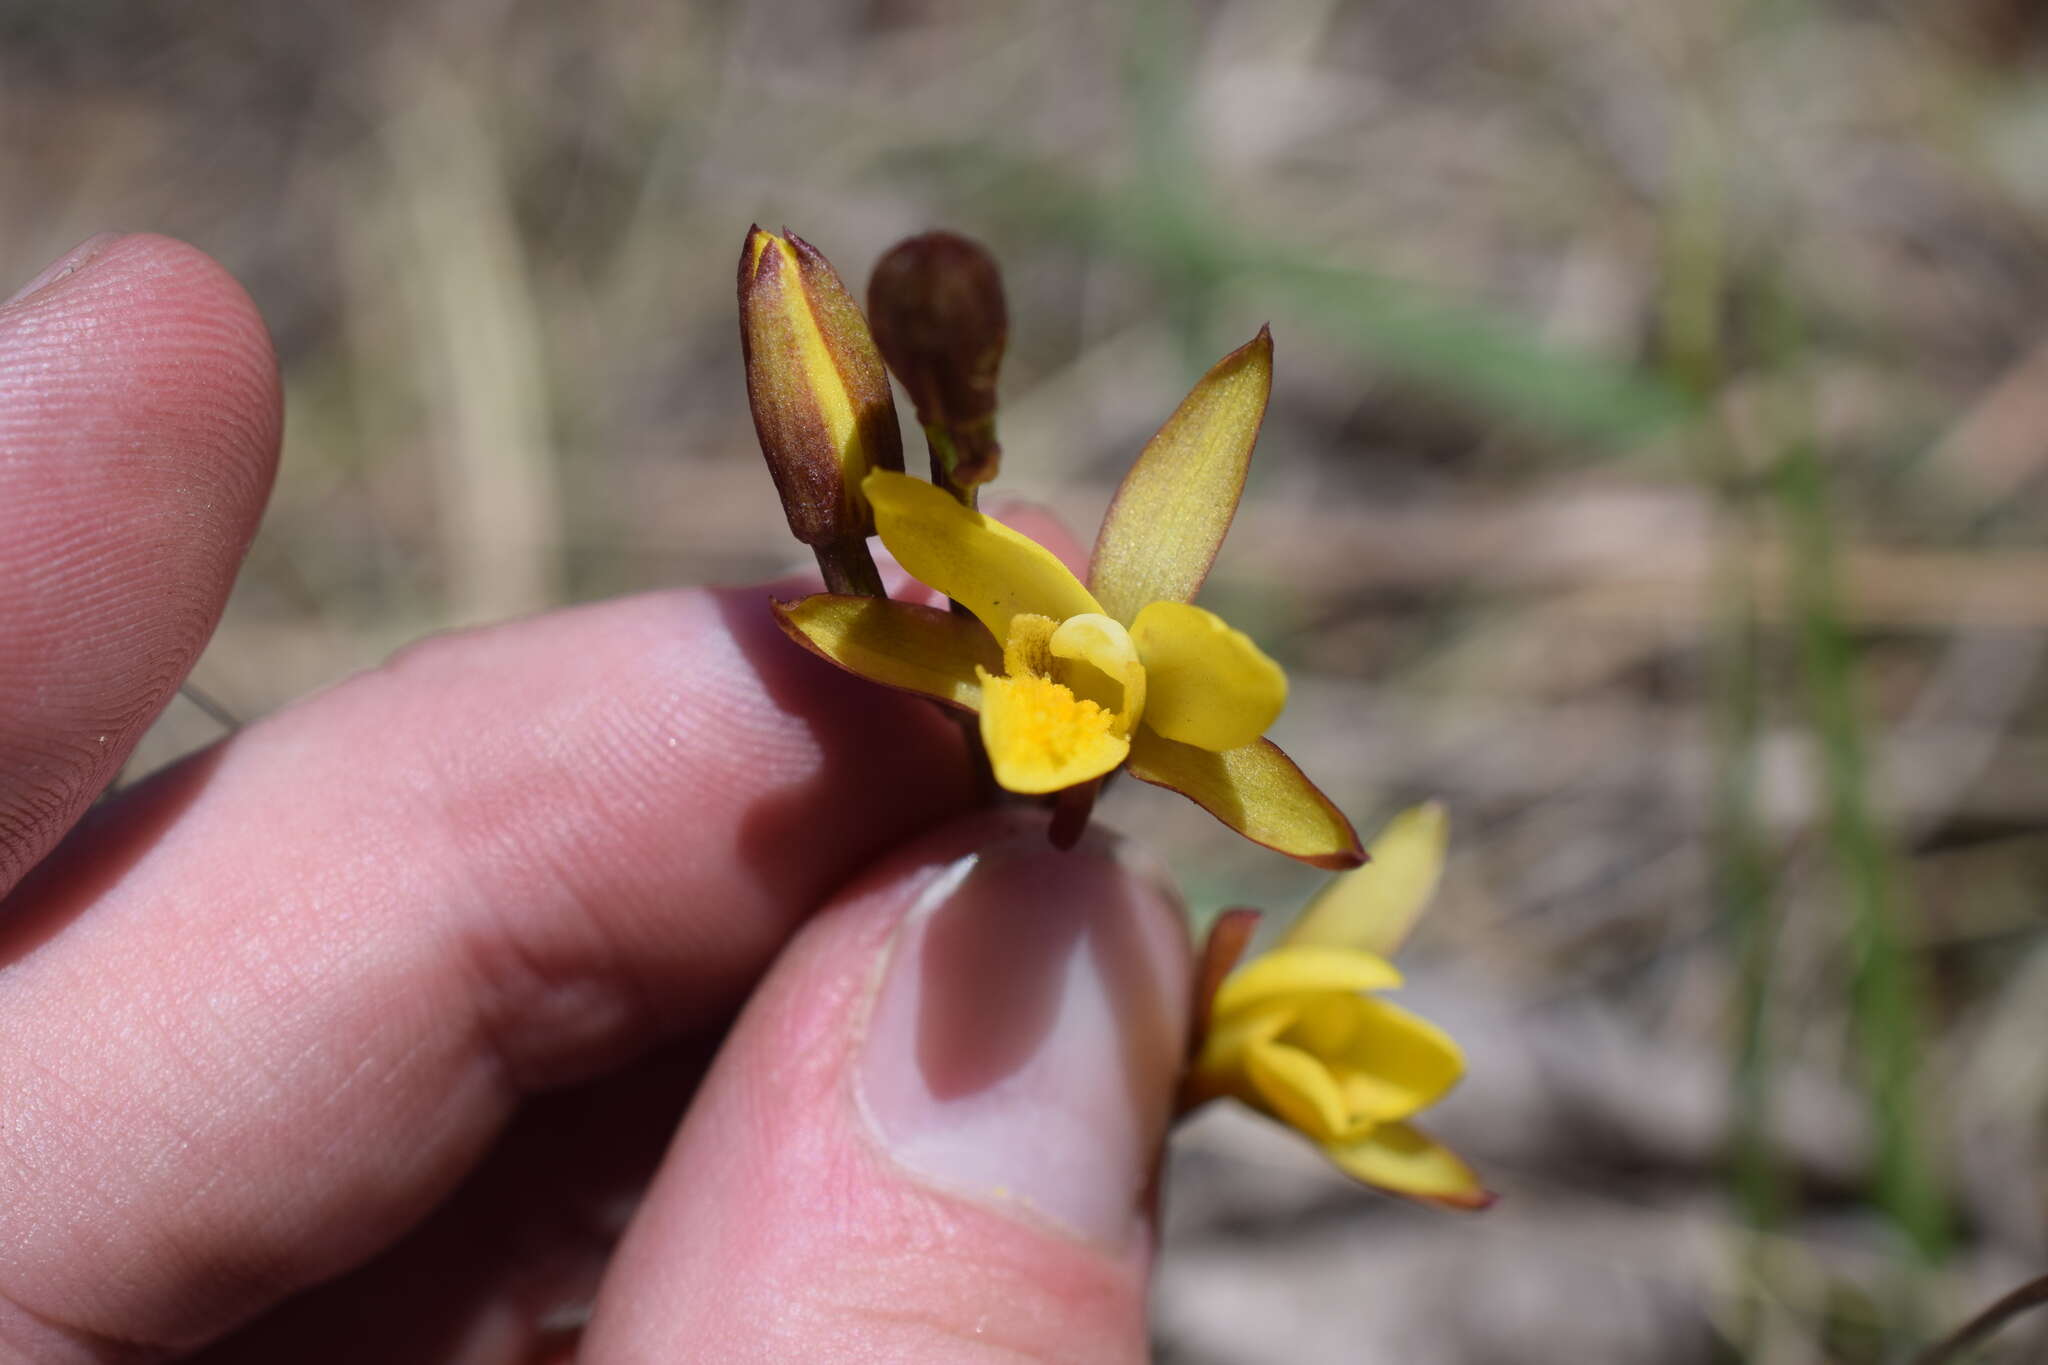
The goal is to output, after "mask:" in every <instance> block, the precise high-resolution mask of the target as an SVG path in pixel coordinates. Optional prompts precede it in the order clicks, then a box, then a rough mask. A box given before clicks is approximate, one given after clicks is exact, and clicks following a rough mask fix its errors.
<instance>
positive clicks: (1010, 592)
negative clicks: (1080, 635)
mask: <svg viewBox="0 0 2048 1365" xmlns="http://www.w3.org/2000/svg"><path fill="white" fill-rule="evenodd" d="M861 487H862V489H863V490H864V491H865V492H866V494H867V498H868V501H869V502H870V503H872V504H873V505H874V509H875V528H876V529H877V530H878V531H880V532H881V536H882V544H884V545H886V546H888V547H889V553H890V554H893V555H895V556H896V562H897V563H899V564H901V565H902V566H903V568H904V571H905V572H906V573H908V574H909V575H910V576H911V577H912V578H915V579H916V580H917V581H918V582H920V583H923V584H924V585H925V586H927V587H930V588H933V589H935V590H937V591H939V592H942V593H944V594H946V596H948V597H950V598H952V599H953V600H954V601H956V602H959V603H960V604H961V605H963V606H965V607H966V608H967V609H968V610H969V611H971V612H973V613H974V614H975V616H976V617H978V618H979V619H980V621H981V623H982V624H983V625H984V626H986V627H988V633H989V634H991V635H993V636H995V638H996V639H998V640H1007V639H1008V638H1009V637H1010V618H1011V617H1012V616H1015V615H1016V614H1017V613H1019V612H1030V613H1033V614H1036V615H1039V616H1050V617H1051V618H1052V619H1053V620H1055V621H1064V620H1066V619H1067V618H1068V617H1069V616H1079V615H1081V614H1082V613H1084V612H1100V611H1101V610H1102V607H1101V606H1100V605H1099V604H1098V603H1097V602H1096V600H1095V599H1094V598H1093V597H1091V596H1089V594H1088V589H1086V588H1084V587H1082V586H1081V580H1080V579H1078V578H1076V577H1074V575H1073V574H1072V573H1071V572H1070V571H1069V570H1068V568H1067V566H1066V565H1064V564H1062V563H1060V560H1059V556H1058V555H1055V554H1054V553H1053V552H1052V551H1051V550H1048V549H1046V548H1045V547H1044V546H1043V545H1040V544H1039V543H1038V542H1037V541H1035V540H1032V539H1031V538H1030V537H1028V536H1023V535H1019V534H1018V533H1017V532H1015V531H1012V530H1011V529H1010V528H1009V527H1007V526H1005V525H1003V524H1002V523H1001V522H999V521H996V520H995V519H994V518H992V517H985V516H983V515H982V514H981V513H979V512H977V511H975V510H973V509H972V508H969V507H963V506H961V505H960V504H959V502H957V501H956V500H954V498H953V497H952V495H951V494H949V493H947V492H946V491H945V490H944V489H941V488H936V487H934V486H932V485H931V484H928V483H926V482H925V481H924V480H923V479H913V478H911V477H910V476H909V475H908V474H896V473H892V472H890V471H888V470H876V471H875V472H874V473H872V474H870V475H868V477H867V480H866V481H865V482H864V483H863V484H862V485H861Z"/></svg>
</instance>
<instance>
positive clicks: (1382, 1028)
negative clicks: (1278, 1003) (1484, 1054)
mask: <svg viewBox="0 0 2048 1365" xmlns="http://www.w3.org/2000/svg"><path fill="white" fill-rule="evenodd" d="M1324 951H1328V950H1327V949H1326V950H1324ZM1286 1041H1287V1042H1289V1043H1291V1044H1293V1045H1294V1046H1296V1047H1299V1048H1301V1049H1302V1050H1303V1051H1306V1052H1311V1053H1313V1054H1315V1055H1316V1056H1318V1057H1320V1058H1322V1059H1323V1061H1324V1063H1325V1064H1327V1065H1328V1066H1329V1068H1330V1070H1331V1072H1332V1074H1334V1075H1335V1076H1336V1077H1337V1080H1338V1085H1339V1088H1340V1089H1341V1090H1342V1091H1343V1093H1344V1102H1345V1105H1346V1107H1347V1108H1349V1110H1350V1111H1351V1112H1352V1113H1353V1114H1354V1115H1357V1116H1360V1117H1362V1118H1367V1119H1371V1120H1373V1121H1375V1122H1380V1121H1384V1120H1387V1119H1404V1118H1407V1117H1408V1116H1409V1115H1410V1114H1414V1113H1417V1112H1419V1111H1421V1110H1423V1109H1427V1108H1428V1107H1429V1106H1430V1105H1432V1104H1435V1103H1436V1102H1437V1101H1438V1100H1440V1099H1442V1098H1443V1097H1444V1094H1445V1092H1447V1091H1448V1090H1450V1088H1451V1087H1452V1086H1454V1085H1456V1084H1457V1083H1458V1079H1459V1077H1461V1076H1463V1075H1464V1074H1465V1054H1464V1053H1463V1052H1461V1051H1459V1049H1458V1045H1457V1044H1456V1043H1455V1042H1453V1041H1452V1040H1451V1037H1450V1035H1449V1034H1447V1033H1445V1032H1444V1031H1443V1030H1442V1029H1440V1028H1438V1027H1437V1026H1436V1025H1435V1024H1432V1023H1430V1022H1429V1021H1428V1020H1427V1019H1423V1018H1420V1017H1419V1016H1417V1015H1414V1014H1410V1013H1409V1012H1408V1011H1407V1010H1404V1009H1402V1008H1401V1007H1400V1006H1399V1005H1393V1004H1389V1003H1388V1002H1387V1001H1385V1000H1375V999H1370V998H1367V997H1364V996H1359V995H1326V996H1323V997H1321V998H1319V999H1317V1000H1314V1001H1310V1002H1305V1003H1304V1004H1303V1005H1302V1007H1301V1008H1300V1009H1299V1010H1298V1012H1297V1013H1296V1016H1295V1020H1294V1022H1293V1024H1291V1025H1290V1026H1289V1027H1288V1029H1287V1033H1286Z"/></svg>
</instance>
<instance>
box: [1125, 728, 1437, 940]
mask: <svg viewBox="0 0 2048 1365" xmlns="http://www.w3.org/2000/svg"><path fill="white" fill-rule="evenodd" d="M1147 719H1148V720H1149V719H1150V717H1147ZM1449 837H1450V819H1449V817H1448V816H1446V815H1445V814H1444V808H1443V807H1442V806H1441V805H1439V804H1438V803H1436V802H1434V801H1432V802H1430V803H1429V804H1427V805H1423V806H1414V807H1411V808H1410V809H1408V810H1404V811H1402V812H1401V813H1400V814H1399V815H1397V816H1395V817H1394V818H1393V819H1392V820H1389V821H1388V822H1387V827H1386V828H1385V829H1383V830H1381V831H1380V833H1379V837H1378V838H1376V839H1374V840H1373V841H1372V861H1371V862H1370V863H1368V864H1366V865H1365V866H1364V867H1361V868H1359V869H1358V870H1357V871H1356V872H1347V873H1346V874H1344V875H1343V876H1341V877H1339V878H1337V879H1336V880H1335V881H1332V882H1331V883H1330V884H1329V885H1328V886H1325V887H1324V888H1323V890H1322V892H1321V893H1320V894H1318V895H1317V896H1316V898H1315V899H1314V900H1313V901H1311V902H1309V907H1308V909H1307V910H1305V911H1303V912H1302V915H1301V918H1300V919H1298V920H1296V921H1295V923H1294V926H1293V927H1292V928H1291V929H1289V930H1288V931H1287V936H1286V937H1285V938H1284V939H1282V940H1281V941H1282V942H1283V943H1329V944H1339V945H1342V946H1345V947H1350V948H1362V949H1364V950H1365V951H1366V952H1369V953H1378V954H1379V955H1380V956H1382V957H1392V956H1393V955H1394V953H1395V952H1396V951H1397V950H1399V948H1400V947H1401V944H1402V941H1403V940H1405V939H1406V938H1407V937H1408V931H1409V930H1410V929H1411V928H1413V927H1414V925H1415V921H1416V919H1417V917H1419V916H1420V915H1421V914H1422V911H1423V907H1425V906H1427V905H1428V904H1429V898H1430V897H1431V896H1433V895H1435V894H1436V887H1437V881H1438V879H1439V878H1440V877H1441V876H1442V875H1443V870H1444V845H1445V843H1446V841H1447V840H1448V839H1449Z"/></svg>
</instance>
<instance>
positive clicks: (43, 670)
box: [0, 237, 1189, 1365]
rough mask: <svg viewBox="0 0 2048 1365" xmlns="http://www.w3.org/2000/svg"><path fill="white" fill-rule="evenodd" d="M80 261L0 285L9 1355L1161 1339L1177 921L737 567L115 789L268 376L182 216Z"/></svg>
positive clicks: (403, 1353) (344, 1353) (1121, 1347)
mask: <svg viewBox="0 0 2048 1365" xmlns="http://www.w3.org/2000/svg"><path fill="white" fill-rule="evenodd" d="M58 273H59V274H60V275H61V278H56V279H54V280H50V279H45V280H43V281H41V282H39V286H38V287H36V288H34V289H32V290H30V291H29V292H27V293H26V295H25V296H23V297H19V298H17V299H16V300H15V301H14V302H12V303H10V304H8V305H5V306H4V307H0V588H4V591H0V897H4V899H0V1362H13V1361H34V1362H39V1363H40V1362H71V1361H91V1362H112V1361H122V1362H127V1361H136V1360H155V1359H160V1358H166V1357H183V1356H196V1357H197V1358H199V1359H203V1360H208V1361H236V1360H261V1361H272V1362H274V1361H281V1360H290V1361H295V1362H318V1361H325V1360H337V1361H338V1360H348V1361H366V1360H376V1361H388V1362H401V1361H408V1360H422V1361H424V1360H435V1361H458V1360H459V1361H462V1362H465V1365H469V1363H471V1362H476V1363H479V1365H480V1363H481V1362H499V1361H504V1362H514V1361H518V1362H525V1361H533V1360H544V1359H558V1358H564V1357H566V1356H567V1355H568V1354H570V1353H571V1352H572V1351H573V1352H574V1353H575V1354H576V1356H577V1358H578V1359H580V1360H583V1361H585V1362H589V1365H603V1363H604V1362H638V1361H694V1360H706V1361H720V1362H725V1361H748V1360H802V1361H832V1360H863V1361H867V1360H887V1361H892V1362H899V1361H900V1362H917V1361H947V1362H953V1361H975V1360H983V1359H988V1360H995V1359H1001V1360H1016V1359H1034V1360H1036V1359H1042V1360H1060V1361H1070V1360H1071V1361H1084V1360H1085V1361H1095V1360H1101V1361H1134V1360H1140V1359H1143V1358H1144V1354H1145V1350H1144V1285H1145V1278H1146V1274H1147V1270H1148V1267H1149V1263H1150V1256H1151V1245H1152V1234H1151V1227H1150V1218H1149V1213H1148V1211H1147V1204H1148V1200H1149V1196H1148V1193H1147V1191H1148V1188H1149V1185H1150V1178H1151V1173H1152V1169H1153V1164H1154V1161H1155V1159H1156V1155H1157V1147H1158V1142H1159V1139H1160V1136H1161V1134H1162V1132H1163V1130H1164V1126H1165V1122H1166V1115H1167V1110H1168V1106H1169V1103H1170V1095H1171V1091H1172V1087H1173V1082H1174V1078H1175V1072H1176V1070H1177V1068H1178V1065H1179V1062H1180V1058H1181V1053H1182V1046H1183V1034H1184V1030H1185V1017H1186V1008H1187V1000H1186V995H1187V989H1188V986H1187V983H1188V979H1189V971H1188V964H1187V960H1186V953H1187V950H1186V946H1185V942H1184V938H1183V933H1182V930H1181V928H1180V924H1179V921H1178V918H1177V916H1176V915H1175V913H1174V912H1173V909H1172V906H1171V905H1170V903H1169V901H1168V898H1167V897H1166V896H1165V895H1164V894H1163V893H1161V892H1160V891H1158V890H1156V889H1154V885H1153V883H1152V882H1151V881H1150V880H1149V879H1148V878H1145V877H1142V876H1139V875H1135V874H1133V873H1132V872H1129V871H1126V870H1125V868H1124V865H1123V863H1122V862H1120V861H1119V860H1118V858H1117V857H1116V855H1115V853H1114V850H1113V848H1112V846H1111V845H1110V844H1108V843H1107V842H1104V841H1098V842H1093V843H1091V844H1089V845H1084V846H1083V848H1082V849H1080V850H1078V851H1077V852H1075V853H1073V854H1064V855H1063V854H1057V853H1054V852H1052V851H1051V850H1050V849H1049V847H1048V846H1047V845H1046V842H1045V839H1044V835H1043V830H1042V827H1041V826H1040V824H1039V822H1038V821H1037V818H1036V817H1035V816H1031V815H1026V814H1021V813H1015V812H1012V813H1007V814H1005V813H988V812H984V813H980V814H973V815H967V816H965V817H962V815H961V812H963V811H964V810H966V809H967V807H968V806H969V804H970V800H971V795H970V792H969V790H968V788H967V785H966V776H965V775H966V773H967V771H968V769H967V765H966V763H965V761H964V758H963V755H962V753H961V751H960V738H959V734H958V731H957V729H956V728H955V727H954V726H952V725H951V724H950V723H948V721H947V720H946V718H944V717H942V716H940V715H938V714H937V713H936V712H935V711H934V710H933V709H932V708H931V707H929V706H928V705H926V704H924V703H922V702H918V701H915V700H911V699H907V698H904V697H901V696H898V695H895V694H891V693H886V692H884V691H882V690H880V689H875V688H868V687H864V686H861V685H859V684H858V683H856V682H854V681H852V680H849V679H847V678H846V677H845V676H844V675H842V674H838V673H836V672H835V671H834V670H832V669H831V668H830V667H829V666H828V665H825V664H823V663H821V662H819V661H817V660H815V659H812V658H810V657H808V656H807V655H805V654H804V653H803V652H802V651H800V650H798V649H797V648H795V647H794V646H792V645H791V644H789V642H788V641H786V640H785V639H783V638H782V636H781V634H780V632H779V631H777V630H776V628H775V626H774V624H773V622H772V621H771V620H770V619H769V617H768V613H767V611H766V609H765V605H764V597H763V594H762V593H761V592H759V591H754V592H707V591H689V592H674V593H662V594H655V595H650V596H646V597H640V598H634V599H628V600H624V601H619V602H612V603H605V604H600V605H596V606H591V607H584V608H578V609H574V610H570V611H564V612H558V613H555V614H552V615H550V616H546V617H542V618H538V619H535V620H531V621H525V622H519V623H515V624H512V625H507V626H501V627H497V628H493V629H489V630H482V631H475V632H469V633H465V634H461V635H456V636H451V637H447V638H442V639H436V640H432V641H429V642H427V643H425V644H422V645H418V646H415V647H413V648H412V649H410V650H408V651H406V652H404V653H402V654H401V655H400V656H398V657H397V658H396V659H394V660H393V661H392V662H391V663H390V664H388V665H386V666H385V667H384V668H382V669H379V670H377V671H375V672H373V673H370V674H367V675H364V676H362V677H359V678H357V679H354V680H352V681H350V682H347V683H344V684H342V685H340V686H338V687H336V688H333V689H331V690H329V691H327V692H324V693H322V694H320V695H318V696H316V697H314V698H311V699H309V700H307V701H305V702H302V703H300V704H298V705H296V706H294V707H291V708H289V709H287V710H285V711H283V712H280V713H279V714H277V715H274V716H272V717H269V718H268V719H266V720H264V721H262V722H261V723H259V724H256V725H254V726H251V727H249V728H248V729H246V730H244V731H242V732H241V733H239V734H237V735H235V736H234V737H233V738H231V739H230V740H228V741H226V742H224V743H222V744H220V745H218V746H216V747H214V748H212V749H210V750H208V751H206V752H204V753H202V754H200V755H197V756H195V757H193V758H191V759H188V760H186V761H185V762H183V763H181V764H179V765H177V766H176V767H174V768H172V769H170V770H168V771H166V772H163V773H160V774H158V775H156V776H155V777H153V778H151V779H150V780H148V781H146V782H144V783H142V784H140V785H138V786H136V787H134V788H132V789H130V790H127V791H125V792H123V793H122V794H121V795H120V796H119V797H118V798H116V799H115V800H112V801H109V802H107V803H104V804H102V805H101V806H99V807H97V808H95V809H93V810H92V811H91V812H90V813H89V814H88V813H87V810H86V808H87V807H88V806H89V805H90V804H91V803H92V801H93V799H94V798H95V796H96V795H97V794H98V793H99V792H100V791H101V790H102V789H103V788H104V787H105V786H106V785H107V784H108V783H109V782H110V781H111V780H112V779H113V777H114V775H115V773H116V772H117V771H118V769H119V767H120V765H121V762H122V761H123V759H124V758H125V756H126V755H127V753H128V752H129V750H130V749H131V748H132V747H133V745H134V743H135V741H136V739H137V738H138V737H139V736H140V734H141V733H142V731H143V730H144V729H145V728H147V726H148V724H149V722H150V720H151V719H152V718H153V717H154V716H155V715H156V713H157V712H158V711H159V710H161V708H162V707H163V706H164V705H165V704H166V703H167V702H168V701H169V699H170V697H171V696H172V695H173V693H174V692H175V690H176V688H177V686H178V683H179V681H180V680H181V679H182V678H183V677H184V675H185V673H186V671H187V670H188V669H189V668H190V666H191V664H192V662H193V660H194V659H195V658H196V657H197V655H198V653H199V651H200V649H201V647H202V646H203V645H204V643H205V640H206V637H207V635H208V634H209V633H210V632H211V630H212V628H213V625H214V622H215V621H216V619H217V617H218V615H219V612H220V609H221V605H222V603H223V601H224V600H225V597H226V594H227V590H228V587H229V585H230V583H231V581H232V578H233V575H234V571H235V567H236V565H237V564H238V562H239V560H240V557H241V555H242V553H243V551H244V549H245V548H246V546H247V544H248V541H249V539H250V537H251V535H252V534H253V532H254V528H255V524H256V521H257V518H258V516H259V514H260V512H261V509H262V505H263V501H264V498H265V496H266V494H267V491H268V488H269V484H270V480H271V473H272V469H273V465H274V461H275V457H276V452H277V442H278V434H279V408H280V399H279V392H278V386H277V378H276V370H275V364H274V361H273V360H272V358H271V353H270V347H269V343H268V340H267V338H266V336H265V333H264V331H263V328H262V324H261V323H260V321H259V320H258V319H257V317H256V315H255V313H254V310H253V309H252V307H251V305H250V304H249V302H248V300H247V299H246V297H245V296H244V295H243V294H242V292H241V291H240V289H239V288H238V287H237V286H236V285H235V284H234V283H233V282H232V281H231V280H230V279H228V277H227V276H226V275H225V274H223V273H222V272H221V271H220V269H219V268H218V267H217V266H215V265H214V264H213V263H212V262H210V261H208V260H207V259H206V258H205V257H203V256H201V255H200V254H199V253H197V252H195V251H193V250H192V249H190V248H188V247H184V246H182V245H179V244H177V243H174V242H170V241H166V240H163V239H160V238H150V237H122V238H102V239H95V241H93V242H91V243H88V244H86V246H85V247H83V248H81V249H80V251H79V252H77V253H74V255H73V257H71V258H68V259H67V262H66V263H64V264H63V267H62V269H61V270H60V271H59V272H58ZM17 883H18V884H17ZM10 887H11V888H13V889H12V890H11V891H10V890H9V888H10ZM821 908H822V911H823V912H822V913H818V912H819V911H820V910H821ZM742 1005H744V1011H743V1012H741V1013H739V1014H738V1017H737V1021H736V1022H735V1012H736V1011H740V1010H741V1007H742ZM707 1068H708V1069H707ZM679 1121H680V1125H681V1126H680V1128H678V1127H677V1124H678V1122H679ZM671 1134H673V1136H672V1137H671ZM650 1182H651V1183H650ZM643 1190H644V1197H641V1198H639V1199H638V1202H637V1204H636V1203H635V1202H634V1201H635V1197H636V1196H637V1195H640V1194H641V1192H642V1191H643ZM622 1229H623V1233H624V1235H623V1240H622V1241H621V1240H619V1233H620V1232H621V1230H622ZM593 1296H594V1297H595V1308H594V1310H593V1311H592V1312H591V1313H590V1315H589V1324H588V1327H587V1330H584V1331H583V1332H582V1333H581V1336H580V1341H579V1340H578V1334H577V1332H576V1331H575V1330H574V1326H573V1325H574V1324H575V1323H577V1322H578V1321H580V1320H581V1306H582V1305H585V1304H588V1303H590V1302H591V1300H592V1297H593Z"/></svg>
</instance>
